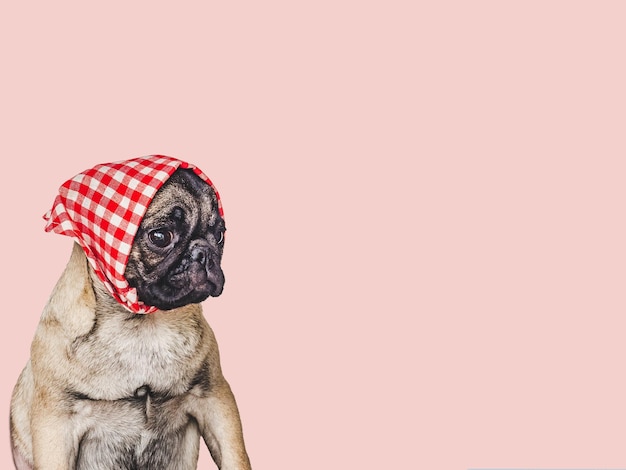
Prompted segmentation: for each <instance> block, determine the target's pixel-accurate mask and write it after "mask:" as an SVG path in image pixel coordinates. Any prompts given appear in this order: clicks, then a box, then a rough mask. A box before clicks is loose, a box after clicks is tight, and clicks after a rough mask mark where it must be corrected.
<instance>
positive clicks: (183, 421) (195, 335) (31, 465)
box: [10, 168, 251, 470]
mask: <svg viewBox="0 0 626 470" xmlns="http://www.w3.org/2000/svg"><path fill="white" fill-rule="evenodd" d="M217 206H218V201H217V196H216V193H215V191H214V189H213V188H212V187H211V186H210V185H209V184H207V183H206V182H205V181H203V180H202V179H201V178H199V177H198V176H197V175H196V174H194V173H193V171H192V170H190V169H182V168H179V169H177V170H176V171H175V172H174V173H173V174H172V176H171V177H170V178H169V179H168V180H167V181H166V182H165V183H164V184H163V186H161V187H160V188H159V190H158V192H157V193H156V195H155V196H154V198H153V199H152V202H151V203H150V204H149V206H148V209H147V211H146V213H145V215H144V216H143V219H142V221H141V224H140V226H139V229H138V231H137V233H136V236H135V238H134V242H133V244H132V249H131V251H130V255H129V258H128V263H127V266H126V271H125V275H126V278H127V280H128V283H129V285H130V286H131V287H134V288H136V291H137V294H138V297H139V299H140V300H141V301H142V302H144V303H145V304H147V305H151V306H154V307H155V308H156V309H158V310H157V311H155V312H154V313H149V314H145V315H138V314H135V313H132V312H129V311H128V310H127V309H125V308H124V307H123V306H122V305H121V304H120V303H119V302H118V301H117V300H116V299H114V298H113V296H112V295H111V293H110V292H109V291H108V290H107V289H105V286H104V285H103V283H102V282H101V280H100V279H99V278H98V277H97V276H96V275H95V273H94V269H93V267H92V266H91V265H90V264H89V263H88V260H87V258H86V255H85V252H84V250H83V249H82V248H81V247H80V246H79V245H78V244H76V243H75V244H74V248H73V251H72V254H71V257H70V260H69V262H68V264H67V267H66V269H65V271H64V272H63V274H62V276H61V277H60V279H59V281H58V283H57V285H56V286H55V288H54V290H53V292H52V294H51V296H50V299H49V301H48V304H47V305H46V307H45V309H44V311H43V314H42V317H41V320H40V323H39V326H38V328H37V330H36V333H35V337H34V340H33V342H32V346H31V356H30V360H29V361H28V363H27V365H26V367H25V368H24V370H23V372H22V373H21V375H20V377H19V380H18V382H17V385H16V386H15V389H14V392H13V395H12V400H11V413H10V429H11V444H12V450H13V459H14V463H15V467H16V468H17V469H18V470H113V469H115V470H117V469H129V470H130V469H133V470H156V469H159V470H161V469H162V470H165V469H168V470H189V469H195V468H196V466H197V461H198V453H199V444H200V436H202V438H203V439H204V442H205V443H206V445H207V447H208V449H209V451H210V453H211V456H212V458H213V460H214V461H215V463H216V464H217V466H218V468H220V469H222V470H247V469H250V468H251V467H250V462H249V459H248V456H247V453H246V449H245V446H244V440H243V435H242V426H241V420H240V417H239V412H238V409H237V405H236V403H235V398H234V396H233V394H232V392H231V389H230V387H229V384H228V383H227V381H226V380H225V379H224V376H223V375H222V371H221V367H220V359H219V353H218V346H217V343H216V340H215V336H214V334H213V331H212V330H211V328H210V327H209V325H208V324H207V322H206V320H205V318H204V316H203V314H202V309H201V306H200V304H199V303H200V302H202V301H203V300H205V299H206V298H208V297H209V296H218V295H220V294H221V292H222V289H223V286H224V274H223V273H222V269H221V267H220V262H221V258H222V252H223V248H224V231H225V226H224V220H223V218H222V217H221V215H220V213H219V211H218V207H217Z"/></svg>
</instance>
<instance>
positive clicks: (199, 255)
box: [191, 246, 209, 265]
mask: <svg viewBox="0 0 626 470" xmlns="http://www.w3.org/2000/svg"><path fill="white" fill-rule="evenodd" d="M208 257H209V249H208V248H206V247H204V246H196V247H195V248H193V249H192V250H191V260H192V261H196V262H197V263H200V264H202V265H205V264H206V262H207V259H208Z"/></svg>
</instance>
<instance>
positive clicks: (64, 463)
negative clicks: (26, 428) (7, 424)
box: [31, 391, 78, 470]
mask: <svg viewBox="0 0 626 470" xmlns="http://www.w3.org/2000/svg"><path fill="white" fill-rule="evenodd" d="M66 406H67V405H66V404H65V403H64V401H63V400H59V397H56V396H55V395H53V394H49V393H46V392H45V391H37V392H36V394H35V403H34V406H33V409H32V414H31V434H32V443H33V463H34V465H33V470H74V469H75V466H76V458H77V454H78V438H77V433H76V429H74V427H73V426H72V420H71V416H70V413H69V410H67V409H66Z"/></svg>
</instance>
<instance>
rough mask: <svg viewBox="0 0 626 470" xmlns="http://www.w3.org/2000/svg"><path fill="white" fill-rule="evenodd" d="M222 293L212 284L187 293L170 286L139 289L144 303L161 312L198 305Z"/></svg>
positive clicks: (140, 297)
mask: <svg viewBox="0 0 626 470" xmlns="http://www.w3.org/2000/svg"><path fill="white" fill-rule="evenodd" d="M221 293H222V289H221V288H218V286H216V285H214V284H210V283H209V284H207V285H205V286H202V287H200V288H194V289H191V290H189V291H187V292H176V291H175V290H174V289H173V288H172V287H171V286H169V285H157V286H152V287H151V288H147V289H146V290H145V291H143V290H142V289H137V294H138V296H139V299H140V300H141V301H142V302H143V303H145V304H146V305H150V306H152V307H156V308H158V309H159V310H173V309H175V308H179V307H184V306H185V305H189V304H197V303H200V302H202V301H204V300H206V299H208V298H209V297H217V296H219V295H220V294H221Z"/></svg>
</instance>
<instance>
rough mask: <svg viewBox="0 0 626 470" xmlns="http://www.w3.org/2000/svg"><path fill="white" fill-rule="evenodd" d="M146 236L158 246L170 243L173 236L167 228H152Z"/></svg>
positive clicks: (163, 246)
mask: <svg viewBox="0 0 626 470" xmlns="http://www.w3.org/2000/svg"><path fill="white" fill-rule="evenodd" d="M148 236H149V237H150V241H151V242H152V243H153V244H154V245H155V246H158V247H159V248H165V247H166V246H168V245H169V244H170V243H172V238H174V237H173V235H172V232H170V231H169V230H153V231H152V232H150V234H149V235H148Z"/></svg>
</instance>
